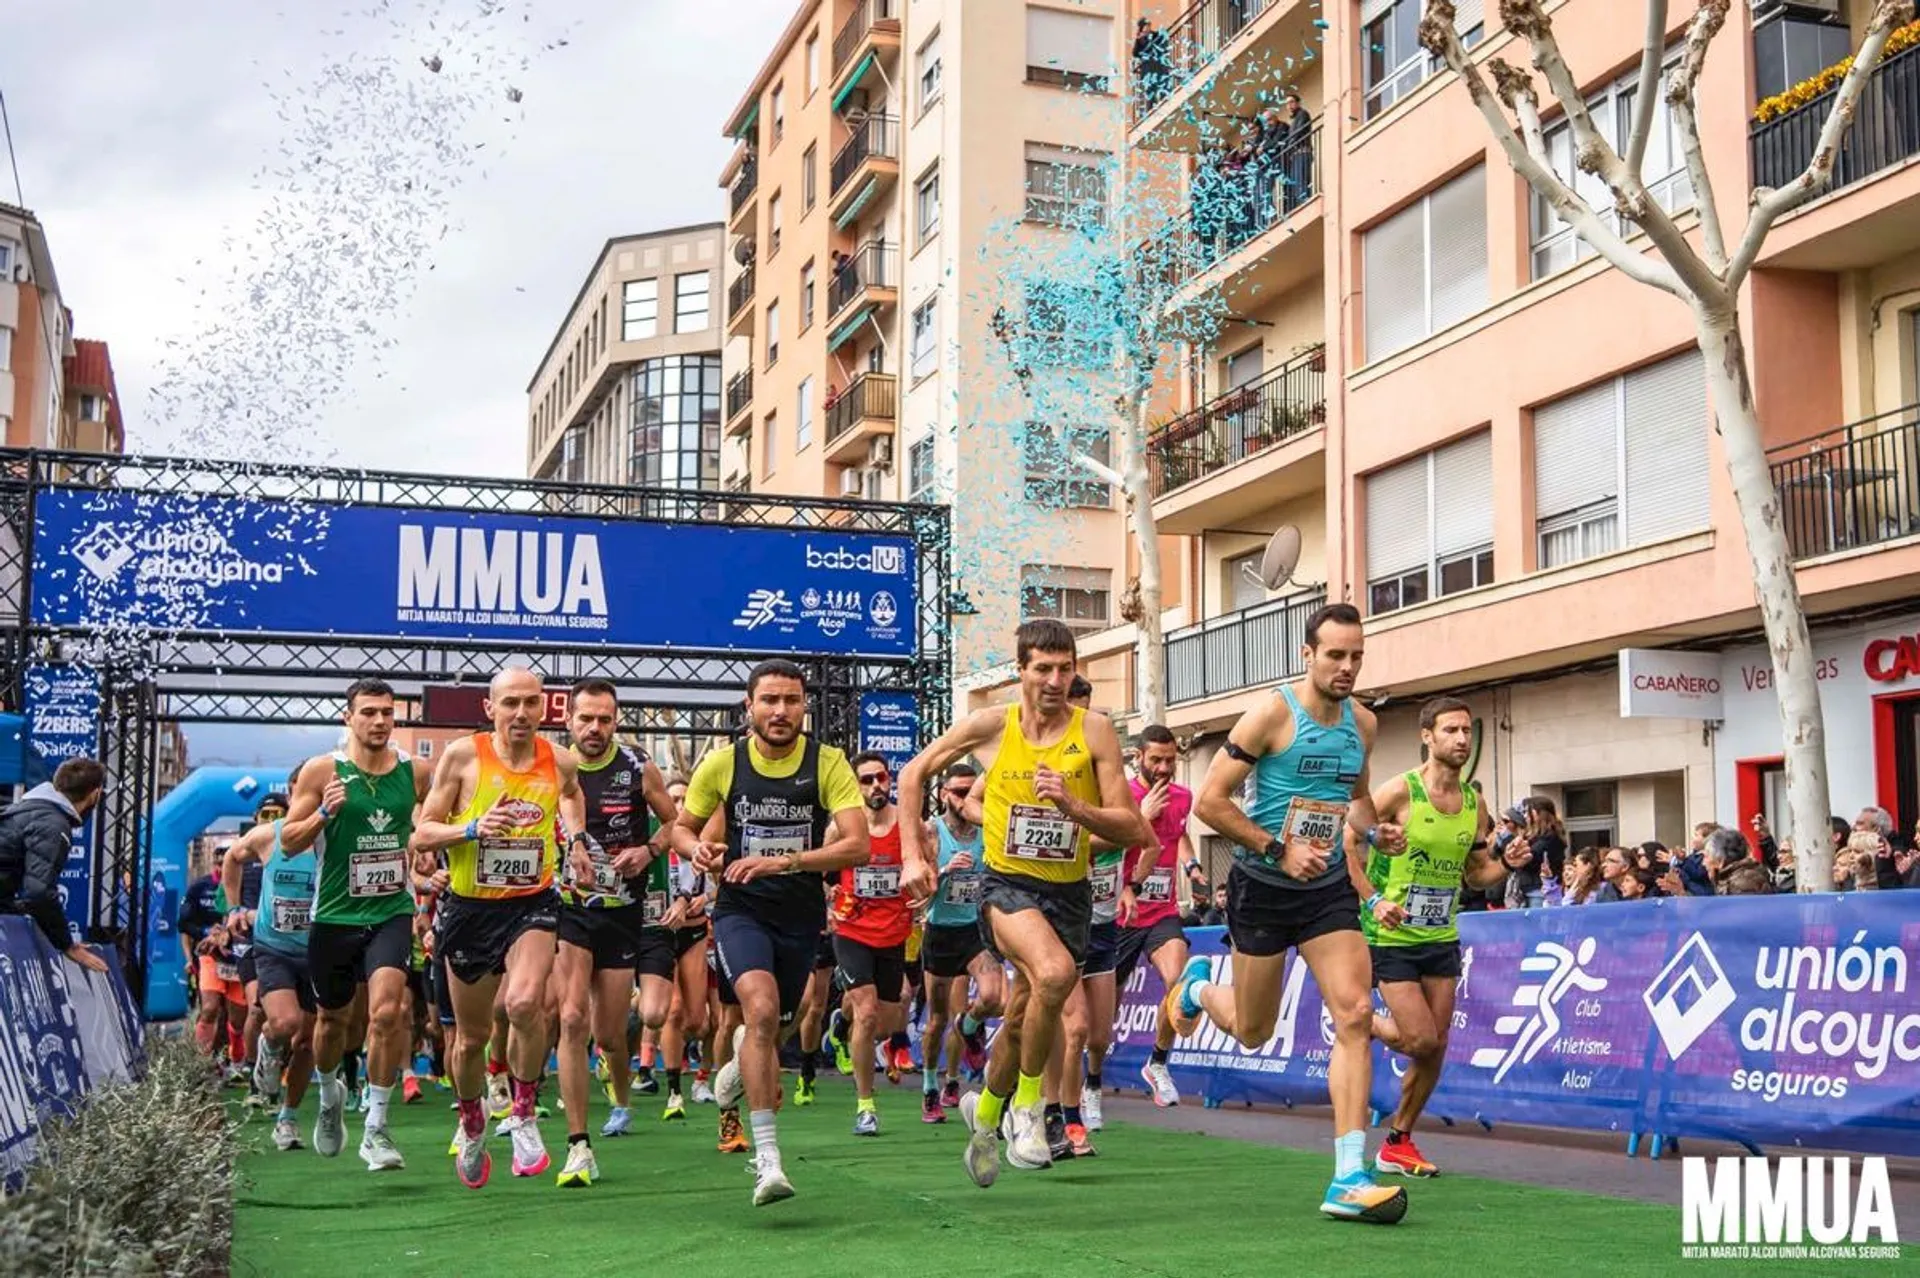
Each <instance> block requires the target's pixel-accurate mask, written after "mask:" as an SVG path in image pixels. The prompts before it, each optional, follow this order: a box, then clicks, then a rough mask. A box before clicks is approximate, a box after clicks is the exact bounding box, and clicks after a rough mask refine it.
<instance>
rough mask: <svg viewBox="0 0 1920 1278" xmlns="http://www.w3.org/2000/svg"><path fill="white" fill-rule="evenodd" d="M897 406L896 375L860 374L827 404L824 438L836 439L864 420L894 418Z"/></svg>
mask: <svg viewBox="0 0 1920 1278" xmlns="http://www.w3.org/2000/svg"><path fill="white" fill-rule="evenodd" d="M899 405H900V380H899V379H898V378H897V377H895V376H894V375H893V374H892V373H862V374H860V376H858V377H856V378H854V379H853V380H852V381H851V382H848V383H847V388H846V389H845V390H844V391H841V392H840V396H839V398H837V399H835V400H834V401H833V403H831V404H829V405H828V406H827V439H828V440H829V441H832V440H835V439H838V438H840V436H842V435H844V434H846V433H847V432H848V431H850V430H852V429H853V428H854V427H855V426H857V425H859V424H860V423H861V422H863V421H877V422H890V421H893V420H894V419H895V417H896V415H897V414H898V413H899V411H900V408H899Z"/></svg>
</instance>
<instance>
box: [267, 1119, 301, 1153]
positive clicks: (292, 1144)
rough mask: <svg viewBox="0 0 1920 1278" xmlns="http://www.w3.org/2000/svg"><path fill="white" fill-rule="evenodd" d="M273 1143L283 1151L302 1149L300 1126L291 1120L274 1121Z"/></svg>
mask: <svg viewBox="0 0 1920 1278" xmlns="http://www.w3.org/2000/svg"><path fill="white" fill-rule="evenodd" d="M273 1143H274V1146H275V1147H276V1148H278V1149H281V1150H289V1149H299V1148H300V1124H298V1123H296V1122H294V1121H293V1120H292V1119H291V1118H276V1119H274V1120H273Z"/></svg>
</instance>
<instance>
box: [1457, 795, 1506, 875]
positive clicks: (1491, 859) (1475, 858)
mask: <svg viewBox="0 0 1920 1278" xmlns="http://www.w3.org/2000/svg"><path fill="white" fill-rule="evenodd" d="M1492 833H1493V814H1492V813H1491V812H1489V811H1487V805H1486V804H1485V803H1482V804H1481V805H1480V828H1479V829H1478V830H1477V831H1475V833H1474V836H1473V847H1472V848H1471V849H1469V850H1468V852H1467V872H1466V880H1467V886H1468V887H1476V888H1490V887H1498V886H1500V884H1502V883H1504V882H1506V879H1507V873H1508V870H1507V863H1506V862H1505V861H1503V860H1501V859H1500V858H1499V857H1497V856H1495V855H1494V854H1493V848H1492V847H1491V846H1490V845H1489V844H1488V842H1487V836H1488V835H1489V834H1492Z"/></svg>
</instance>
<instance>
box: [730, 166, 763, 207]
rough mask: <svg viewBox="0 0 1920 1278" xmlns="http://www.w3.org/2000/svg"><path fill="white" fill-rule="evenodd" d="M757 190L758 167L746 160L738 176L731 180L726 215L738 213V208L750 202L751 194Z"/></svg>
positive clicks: (758, 183)
mask: <svg viewBox="0 0 1920 1278" xmlns="http://www.w3.org/2000/svg"><path fill="white" fill-rule="evenodd" d="M759 188H760V165H759V163H758V162H757V161H755V160H748V161H747V162H746V163H745V164H743V165H741V166H740V175H739V176H738V177H736V178H734V179H733V187H732V204H731V207H729V208H728V210H727V212H728V214H729V215H732V214H734V213H738V212H739V211H740V207H741V206H742V205H744V204H745V203H746V202H747V201H748V200H751V199H752V198H753V193H754V192H755V191H756V190H758V189H759Z"/></svg>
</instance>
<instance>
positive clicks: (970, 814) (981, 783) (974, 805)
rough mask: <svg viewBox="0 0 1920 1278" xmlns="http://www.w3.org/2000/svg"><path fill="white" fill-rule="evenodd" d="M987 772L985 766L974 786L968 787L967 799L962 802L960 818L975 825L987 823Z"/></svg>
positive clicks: (975, 778)
mask: <svg viewBox="0 0 1920 1278" xmlns="http://www.w3.org/2000/svg"><path fill="white" fill-rule="evenodd" d="M987 772H988V768H987V767H986V766H983V767H982V768H981V769H980V773H979V775H978V776H976V777H974V779H973V784H972V785H970V786H968V787H967V797H966V798H965V799H962V800H961V801H960V816H961V818H962V819H963V820H965V821H968V822H970V823H971V824H973V825H985V824H986V823H987Z"/></svg>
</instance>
